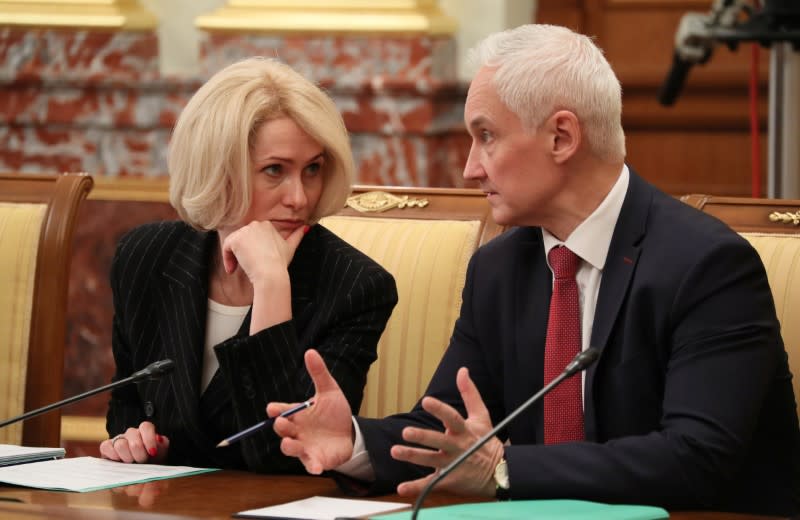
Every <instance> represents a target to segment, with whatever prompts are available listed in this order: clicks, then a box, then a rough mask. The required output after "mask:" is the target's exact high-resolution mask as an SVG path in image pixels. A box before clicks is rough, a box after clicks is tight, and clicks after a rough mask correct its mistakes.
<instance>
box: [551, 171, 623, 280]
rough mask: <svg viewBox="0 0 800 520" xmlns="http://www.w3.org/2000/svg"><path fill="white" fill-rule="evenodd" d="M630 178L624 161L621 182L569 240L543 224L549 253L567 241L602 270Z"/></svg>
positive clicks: (572, 247) (619, 180)
mask: <svg viewBox="0 0 800 520" xmlns="http://www.w3.org/2000/svg"><path fill="white" fill-rule="evenodd" d="M629 180H630V173H629V172H628V166H627V165H623V166H622V171H621V172H620V174H619V177H617V182H615V183H614V186H613V187H612V188H611V191H609V192H608V195H606V198H605V199H603V202H601V203H600V205H599V206H597V208H596V209H595V210H594V211H593V212H592V214H591V215H589V216H588V217H587V218H586V220H584V221H583V222H581V223H580V224H579V225H578V227H576V228H575V230H574V231H573V232H572V234H570V236H569V237H567V240H566V242H561V241H560V240H559V239H557V238H556V237H554V236H553V235H552V234H550V232H549V231H547V230H546V229H544V228H542V239H543V241H544V250H545V254H546V253H547V252H548V251H550V250H551V249H552V248H554V247H555V246H558V245H562V244H563V245H565V246H567V247H568V248H569V249H570V250H571V251H572V252H573V253H575V254H576V255H578V256H579V257H580V258H581V259H583V260H585V261H586V262H589V264H591V265H592V267H594V268H595V269H598V270H600V271H602V270H603V267H604V266H605V263H606V256H607V255H608V248H609V247H610V246H611V236H612V235H613V234H614V227H616V225H617V219H618V218H619V213H620V211H621V210H622V203H623V202H624V201H625V194H626V193H627V192H628V182H629Z"/></svg>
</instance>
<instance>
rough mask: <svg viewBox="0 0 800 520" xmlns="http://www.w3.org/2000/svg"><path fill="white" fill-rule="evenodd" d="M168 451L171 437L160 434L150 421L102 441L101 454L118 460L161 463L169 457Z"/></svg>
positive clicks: (105, 457) (106, 457)
mask: <svg viewBox="0 0 800 520" xmlns="http://www.w3.org/2000/svg"><path fill="white" fill-rule="evenodd" d="M168 452H169V439H168V438H167V437H166V436H165V435H159V434H158V433H157V432H156V427H155V425H154V424H153V423H151V422H149V421H144V422H143V423H142V424H140V425H139V427H138V428H128V430H127V431H126V432H125V433H122V434H119V435H117V436H116V437H113V438H111V439H106V440H104V441H103V442H101V443H100V456H101V457H103V458H104V459H109V460H115V461H117V462H126V463H131V462H138V463H140V464H143V463H152V464H159V463H161V462H163V461H165V460H166V459H167V453H168Z"/></svg>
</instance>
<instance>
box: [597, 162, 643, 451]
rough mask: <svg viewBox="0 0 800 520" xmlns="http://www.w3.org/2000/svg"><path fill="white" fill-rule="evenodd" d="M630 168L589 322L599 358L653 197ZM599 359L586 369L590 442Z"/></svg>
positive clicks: (635, 259) (624, 294)
mask: <svg viewBox="0 0 800 520" xmlns="http://www.w3.org/2000/svg"><path fill="white" fill-rule="evenodd" d="M629 170H630V181H629V183H628V192H627V193H626V195H625V201H624V202H623V204H622V209H621V210H620V213H619V218H618V219H617V224H616V226H615V228H614V234H613V235H612V237H611V244H610V246H609V249H608V256H607V257H606V263H605V267H604V268H603V278H602V280H601V282H600V292H599V294H598V297H597V306H596V308H595V314H594V323H593V325H592V338H591V346H593V347H597V348H599V349H600V353H601V354H600V360H602V353H603V351H604V349H605V348H606V344H607V343H608V339H609V336H610V334H611V330H612V329H613V327H614V325H615V323H616V321H617V319H618V317H619V316H618V315H619V311H620V309H621V308H622V303H623V302H624V301H625V298H626V297H627V294H628V288H629V286H630V283H631V280H632V279H633V274H634V272H635V271H636V264H637V263H638V261H639V254H640V252H641V250H640V246H639V244H640V243H641V241H642V238H643V237H644V234H645V223H646V222H647V215H648V213H649V211H650V205H651V203H652V199H653V192H652V189H651V188H650V186H649V185H648V184H647V183H646V182H644V181H643V180H642V179H641V178H640V177H639V176H638V175H636V173H635V172H634V171H633V170H632V169H630V168H629ZM600 360H598V362H597V363H595V364H593V365H592V366H591V367H589V369H588V370H587V372H586V385H585V388H586V396H585V398H584V421H585V430H586V439H587V440H590V441H591V440H595V439H596V428H595V415H594V405H593V404H594V402H593V395H594V393H593V389H594V380H595V374H596V372H597V367H598V366H599V365H600Z"/></svg>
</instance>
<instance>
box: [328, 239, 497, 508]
mask: <svg viewBox="0 0 800 520" xmlns="http://www.w3.org/2000/svg"><path fill="white" fill-rule="evenodd" d="M480 259H481V250H478V251H477V252H476V253H475V254H474V255H473V257H472V258H471V259H470V262H469V265H468V267H467V276H466V281H465V284H464V290H463V292H462V305H461V311H460V314H459V317H458V319H457V320H456V324H455V327H454V330H453V335H452V337H451V339H450V344H449V345H448V347H447V350H446V351H445V353H444V356H443V357H442V360H441V362H440V363H439V365H438V367H437V368H436V371H435V373H434V375H433V377H432V378H431V382H430V384H429V385H428V388H427V390H426V391H425V394H424V395H428V396H433V397H436V398H437V399H439V400H441V401H443V402H445V403H447V404H449V405H450V406H452V407H453V408H455V409H457V410H459V411H460V413H461V414H462V415H466V412H465V409H464V404H463V402H462V400H461V394H460V393H459V391H458V388H457V387H456V373H457V372H458V369H459V368H460V367H462V366H465V367H467V368H468V369H469V373H470V377H471V378H472V379H473V381H474V382H475V383H476V385H477V386H478V388H480V389H481V395H482V397H483V399H484V402H485V404H486V406H487V408H488V409H489V411H490V414H491V416H492V419H493V422H498V421H499V420H500V419H502V402H501V394H500V388H499V386H498V385H499V378H498V377H493V375H492V374H493V373H496V372H493V371H494V369H495V368H496V367H497V366H498V363H499V359H497V358H495V359H491V358H489V357H487V355H486V354H485V352H484V351H483V350H482V348H481V346H480V345H479V341H478V339H477V337H476V333H475V328H474V327H475V323H474V316H473V305H472V304H473V291H474V286H475V273H476V271H477V270H478V265H479V264H480ZM357 421H358V424H359V428H360V429H361V432H362V434H363V436H364V442H365V445H366V448H367V452H368V453H369V456H370V461H371V463H372V467H373V470H374V471H375V479H376V480H375V482H373V483H370V484H369V487H368V489H366V490H365V493H366V494H381V493H391V492H394V491H395V487H396V486H397V484H399V483H400V482H404V481H407V480H413V479H417V478H420V477H422V476H424V475H427V474H428V473H430V472H431V468H428V467H422V466H416V465H413V464H408V463H405V462H400V461H397V460H395V459H393V458H392V456H391V454H390V452H389V450H390V449H391V447H392V445H394V444H408V443H407V442H405V441H404V440H403V439H402V436H401V434H402V430H403V428H405V427H406V426H416V427H420V428H429V429H434V430H439V431H442V429H443V426H442V424H441V422H440V421H439V420H438V419H437V418H436V417H434V416H432V415H431V414H429V413H428V412H426V411H425V410H424V409H423V408H422V406H421V404H420V402H417V404H416V405H415V407H414V409H412V410H411V411H410V412H408V413H403V414H397V415H394V416H391V417H387V418H384V419H366V418H362V417H359V418H357ZM340 483H342V484H343V485H344V487H346V488H348V490H355V488H352V487H350V486H348V485H347V483H346V482H345V481H344V480H342V481H340ZM358 491H359V493H360V492H361V490H358Z"/></svg>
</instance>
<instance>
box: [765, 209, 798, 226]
mask: <svg viewBox="0 0 800 520" xmlns="http://www.w3.org/2000/svg"><path fill="white" fill-rule="evenodd" d="M769 220H770V222H778V223H779V224H792V225H794V226H798V225H800V211H795V212H794V213H791V212H780V211H773V212H772V213H770V214H769Z"/></svg>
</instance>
